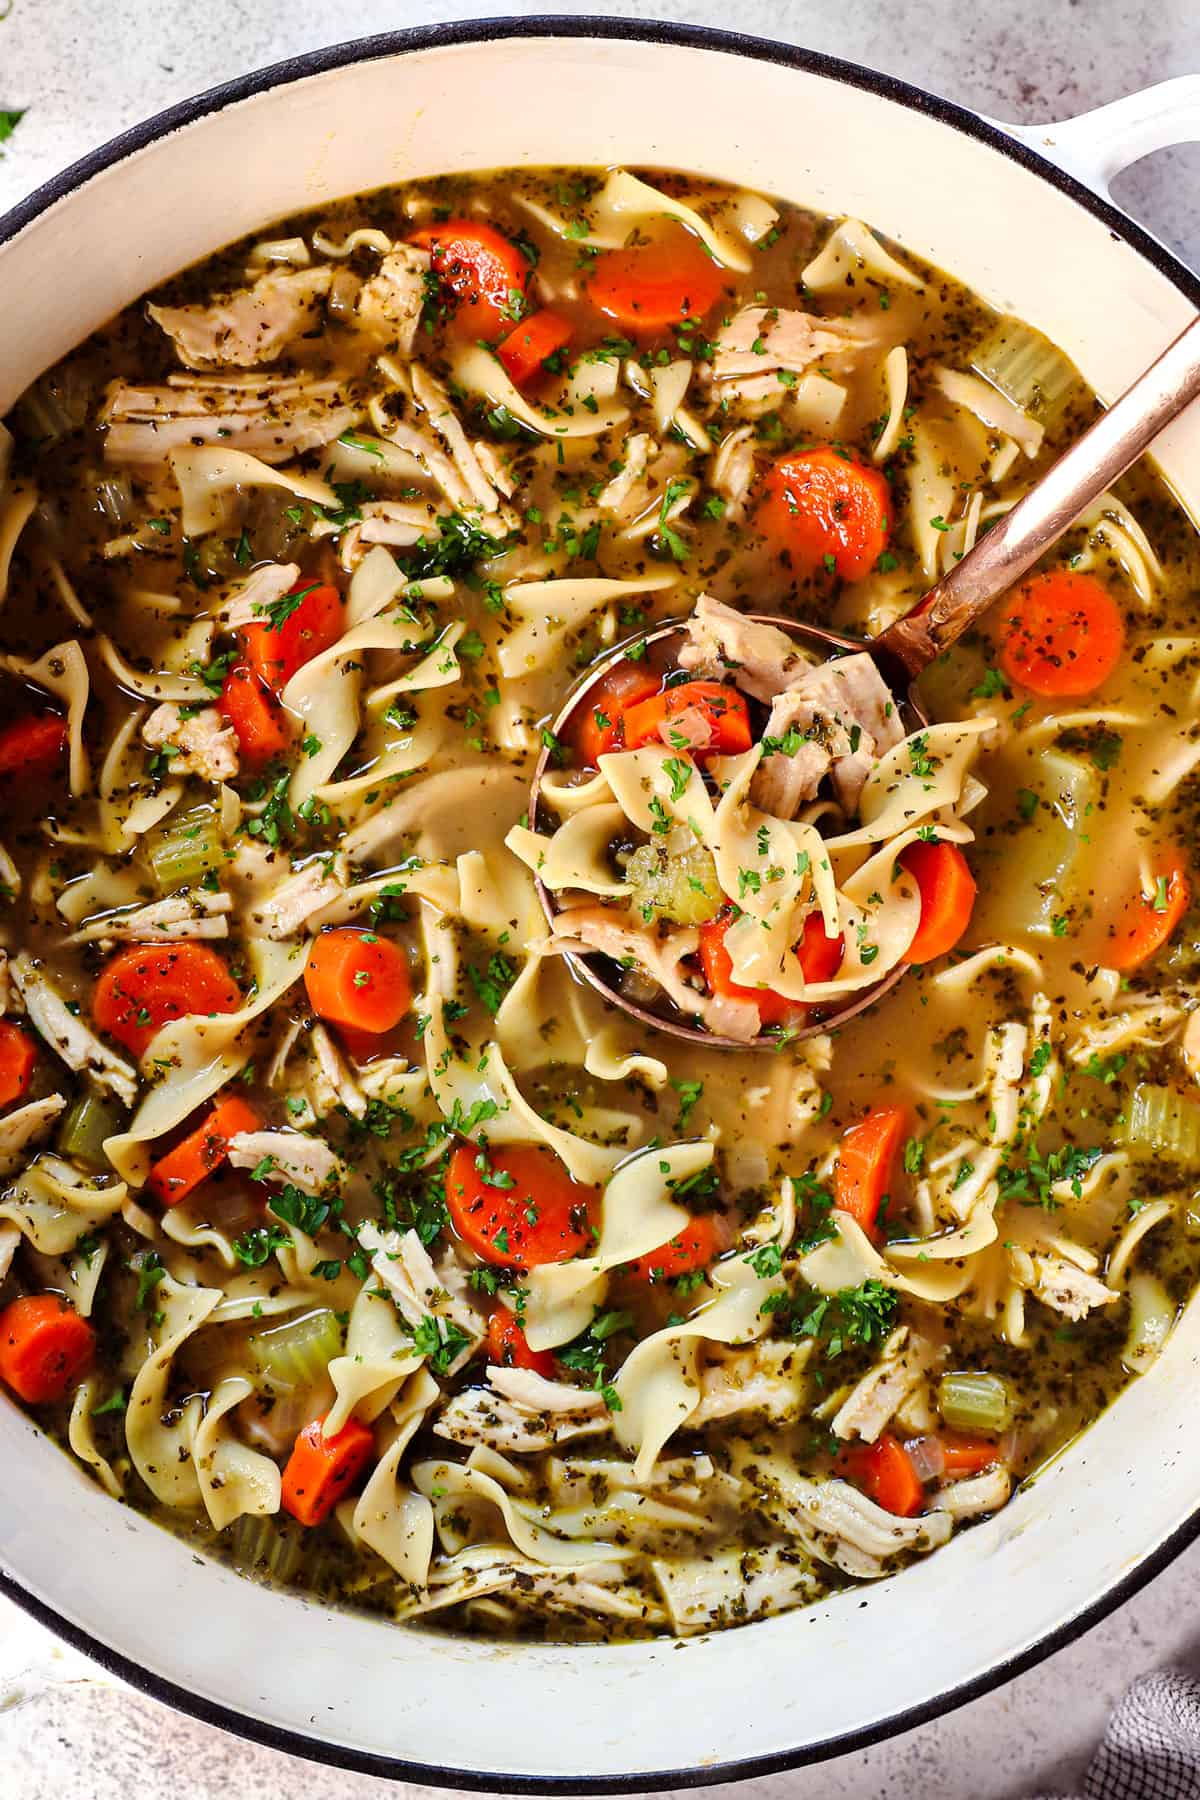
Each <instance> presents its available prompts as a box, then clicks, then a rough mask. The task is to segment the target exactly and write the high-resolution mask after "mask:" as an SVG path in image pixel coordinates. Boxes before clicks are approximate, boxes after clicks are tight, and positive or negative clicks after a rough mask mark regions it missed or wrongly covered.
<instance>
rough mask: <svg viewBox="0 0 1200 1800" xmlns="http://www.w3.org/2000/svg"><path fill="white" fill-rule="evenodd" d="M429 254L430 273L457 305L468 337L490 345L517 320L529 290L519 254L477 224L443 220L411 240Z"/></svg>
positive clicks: (493, 231)
mask: <svg viewBox="0 0 1200 1800" xmlns="http://www.w3.org/2000/svg"><path fill="white" fill-rule="evenodd" d="M412 242H413V243H414V244H419V245H420V246H421V248H422V249H424V250H428V251H429V260H430V264H431V267H432V269H433V272H434V274H435V275H436V276H437V278H438V280H439V281H440V282H441V283H442V284H443V286H445V287H448V288H449V289H450V291H451V293H452V294H454V295H455V296H456V298H457V300H458V318H459V320H460V322H461V324H462V325H463V326H464V327H465V329H466V330H467V331H468V332H469V334H470V335H471V336H472V337H475V338H485V339H486V340H487V342H488V343H492V344H494V343H495V342H496V340H497V339H498V338H501V337H503V336H504V335H505V333H506V332H507V331H508V330H509V329H510V327H511V325H512V322H513V320H514V319H519V318H520V316H521V310H522V308H523V306H524V302H525V290H526V288H527V287H528V286H529V274H530V264H529V261H528V259H527V258H526V256H525V254H524V252H523V251H522V250H520V249H519V248H518V246H517V245H516V244H514V243H513V241H512V239H511V238H507V237H505V235H504V233H503V232H502V231H497V230H496V227H495V226H494V225H487V224H485V223H484V221H483V220H482V219H447V220H446V221H445V223H444V224H441V225H428V226H425V227H424V228H423V229H422V230H420V231H415V232H414V233H413V235H412Z"/></svg>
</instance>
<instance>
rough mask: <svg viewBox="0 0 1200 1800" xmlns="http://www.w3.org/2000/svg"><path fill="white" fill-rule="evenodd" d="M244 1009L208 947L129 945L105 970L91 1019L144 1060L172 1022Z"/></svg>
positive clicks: (226, 972) (222, 966)
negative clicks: (158, 1034) (190, 1015)
mask: <svg viewBox="0 0 1200 1800" xmlns="http://www.w3.org/2000/svg"><path fill="white" fill-rule="evenodd" d="M241 1004H242V995H241V992H240V990H239V988H238V985H237V983H236V982H235V981H234V979H233V977H232V975H231V974H230V973H229V970H228V969H227V968H226V966H225V964H224V962H223V961H222V959H221V957H220V956H218V955H217V952H216V951H215V950H213V949H210V948H209V946H208V945H207V944H196V943H187V942H182V943H175V944H131V945H130V947H129V948H128V949H127V950H118V952H117V954H116V955H115V956H113V957H111V958H110V959H109V961H108V962H107V963H105V965H104V968H103V969H102V970H101V972H100V979H99V980H98V981H97V983H96V989H95V993H94V994H93V996H92V1018H93V1019H94V1020H95V1022H96V1027H97V1029H98V1030H99V1031H103V1032H104V1033H105V1034H106V1035H107V1036H108V1037H111V1038H115V1039H116V1040H117V1042H118V1044H124V1046H125V1048H126V1049H127V1050H130V1051H132V1052H133V1054H134V1056H141V1054H142V1052H143V1051H144V1050H145V1048H146V1046H147V1044H148V1043H149V1042H150V1040H151V1038H153V1037H154V1035H155V1033H156V1032H157V1031H159V1030H161V1028H162V1027H163V1026H164V1025H165V1024H166V1023H167V1021H168V1020H169V1019H181V1018H183V1016H184V1015H185V1013H201V1014H212V1013H231V1012H236V1011H237V1009H238V1007H239V1006H240V1005H241Z"/></svg>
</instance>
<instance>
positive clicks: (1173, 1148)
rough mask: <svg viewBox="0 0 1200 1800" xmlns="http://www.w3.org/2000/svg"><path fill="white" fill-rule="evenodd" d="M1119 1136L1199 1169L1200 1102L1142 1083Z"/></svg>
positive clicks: (1124, 1142)
mask: <svg viewBox="0 0 1200 1800" xmlns="http://www.w3.org/2000/svg"><path fill="white" fill-rule="evenodd" d="M1117 1136H1118V1137H1119V1138H1120V1140H1121V1142H1122V1143H1123V1144H1129V1145H1130V1146H1131V1147H1133V1148H1136V1149H1141V1150H1147V1151H1152V1152H1153V1153H1154V1154H1155V1155H1157V1156H1164V1157H1166V1158H1167V1160H1168V1161H1169V1162H1173V1163H1182V1164H1184V1166H1185V1167H1187V1168H1200V1100H1193V1099H1190V1098H1189V1097H1188V1095H1186V1094H1179V1093H1176V1091H1175V1089H1174V1088H1169V1087H1158V1086H1156V1085H1155V1084H1154V1083H1153V1082H1142V1083H1141V1084H1140V1085H1139V1086H1138V1087H1136V1088H1134V1090H1133V1094H1132V1095H1131V1097H1130V1101H1129V1105H1128V1107H1127V1109H1126V1111H1125V1114H1124V1116H1123V1117H1122V1118H1121V1119H1120V1120H1119V1121H1118V1124H1117Z"/></svg>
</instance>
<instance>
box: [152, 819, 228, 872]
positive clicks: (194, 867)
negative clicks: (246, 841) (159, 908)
mask: <svg viewBox="0 0 1200 1800" xmlns="http://www.w3.org/2000/svg"><path fill="white" fill-rule="evenodd" d="M147 855H148V857H149V861H150V867H151V869H152V870H153V871H154V879H155V882H156V883H157V886H158V891H159V893H160V894H176V893H178V892H179V890H180V888H186V887H196V886H198V885H199V883H200V882H201V881H203V880H204V877H205V876H206V875H207V874H209V872H210V871H211V870H213V869H220V868H221V867H222V866H223V865H224V862H225V845H224V841H223V839H222V837H221V823H220V818H219V816H218V814H217V809H216V808H215V807H214V806H209V805H203V806H194V807H192V808H191V809H190V810H189V811H188V812H185V813H180V814H178V815H176V816H175V817H173V818H172V819H170V820H169V822H168V823H167V824H166V825H165V826H164V827H163V829H162V831H160V832H159V833H158V834H157V836H156V838H155V840H154V842H153V844H152V845H151V847H150V849H149V851H148V852H147Z"/></svg>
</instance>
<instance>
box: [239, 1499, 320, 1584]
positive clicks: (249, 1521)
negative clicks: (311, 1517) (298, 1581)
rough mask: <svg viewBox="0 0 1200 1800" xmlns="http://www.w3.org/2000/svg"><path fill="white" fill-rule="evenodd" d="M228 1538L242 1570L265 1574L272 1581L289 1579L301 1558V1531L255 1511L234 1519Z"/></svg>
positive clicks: (295, 1570)
mask: <svg viewBox="0 0 1200 1800" xmlns="http://www.w3.org/2000/svg"><path fill="white" fill-rule="evenodd" d="M227 1541H228V1545H229V1550H230V1553H231V1555H232V1557H233V1560H234V1562H235V1564H236V1565H237V1567H238V1568H239V1569H240V1570H241V1571H242V1572H243V1573H244V1574H251V1573H253V1574H257V1575H267V1576H269V1577H270V1578H271V1580H273V1581H291V1580H292V1579H293V1577H294V1576H295V1575H296V1573H297V1571H298V1570H299V1567H300V1564H301V1562H302V1561H303V1558H304V1548H303V1544H302V1542H301V1534H300V1532H298V1531H293V1530H292V1529H291V1528H290V1527H288V1526H287V1525H283V1524H277V1523H276V1521H275V1520H274V1519H270V1518H262V1517H260V1516H258V1515H257V1514H255V1513H243V1514H242V1516H241V1518H240V1519H235V1520H234V1522H233V1524H232V1525H231V1526H230V1527H229V1537H228V1540H227Z"/></svg>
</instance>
